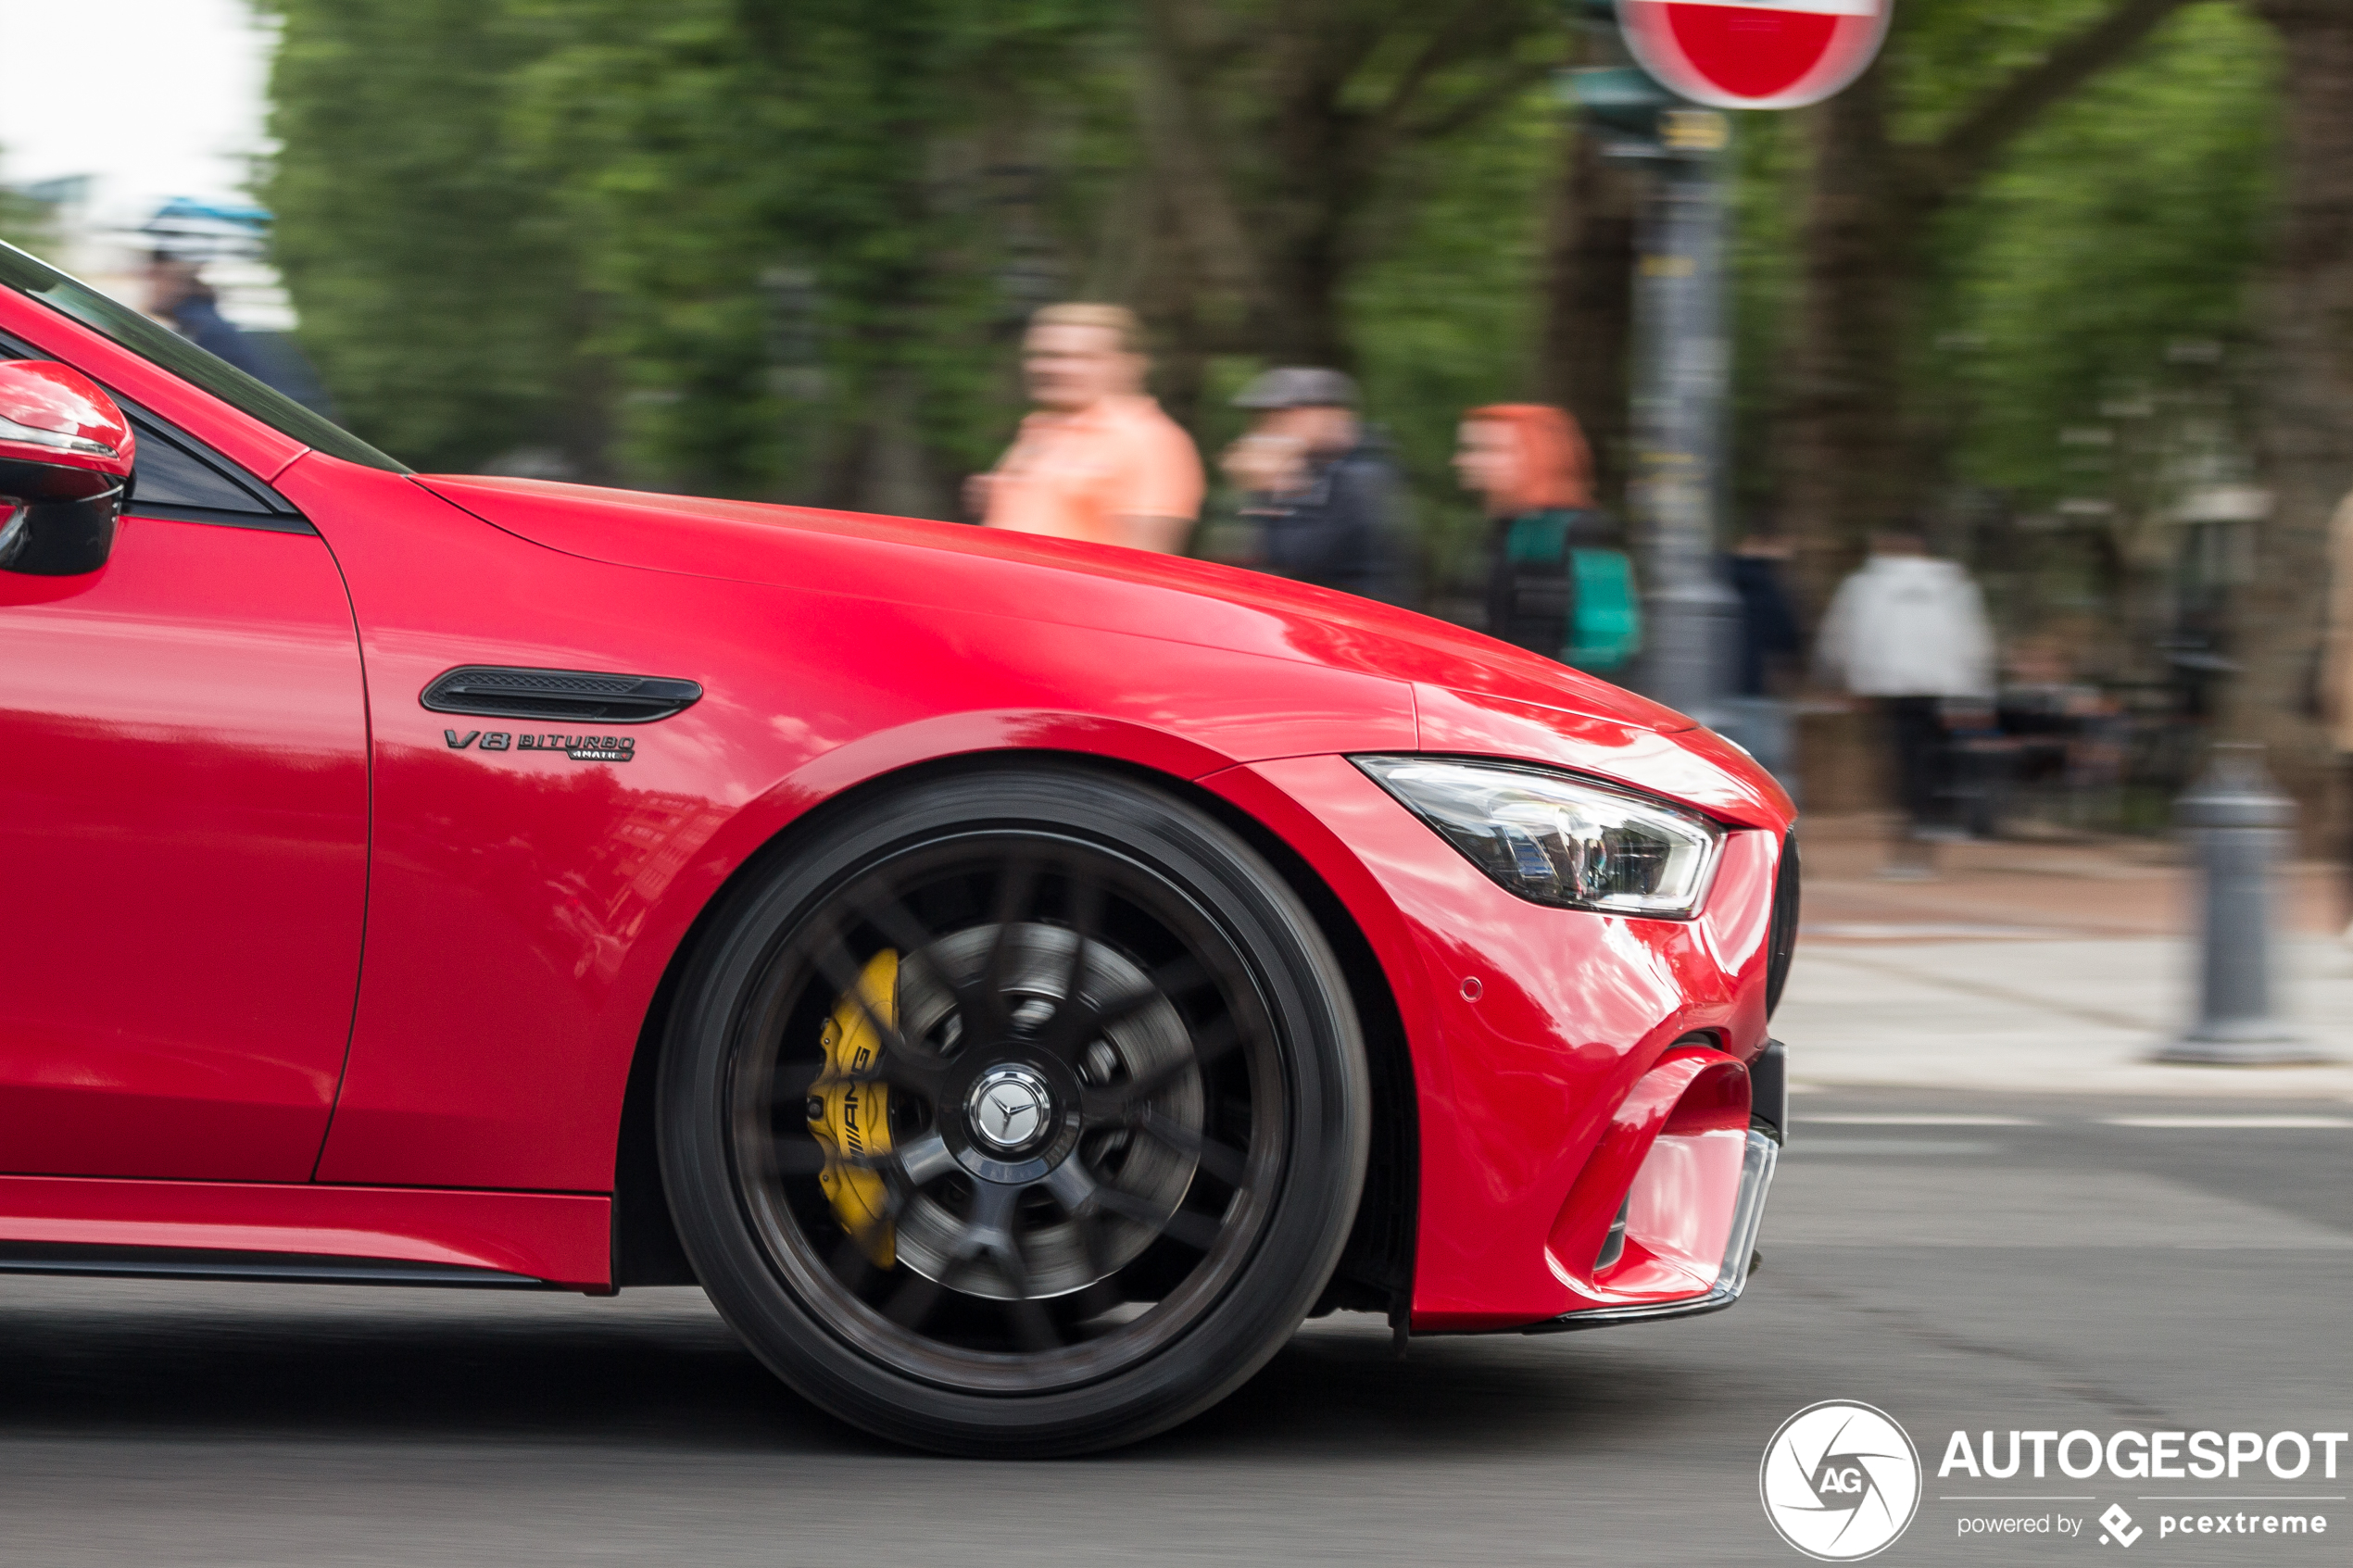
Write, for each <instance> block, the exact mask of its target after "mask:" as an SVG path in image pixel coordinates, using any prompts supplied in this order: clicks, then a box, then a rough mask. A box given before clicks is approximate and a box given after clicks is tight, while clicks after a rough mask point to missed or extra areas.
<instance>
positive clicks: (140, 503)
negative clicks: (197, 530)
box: [0, 332, 315, 533]
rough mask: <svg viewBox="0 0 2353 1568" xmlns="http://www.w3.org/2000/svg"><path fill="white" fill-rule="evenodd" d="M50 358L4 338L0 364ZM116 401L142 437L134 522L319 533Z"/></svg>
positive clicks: (224, 466)
mask: <svg viewBox="0 0 2353 1568" xmlns="http://www.w3.org/2000/svg"><path fill="white" fill-rule="evenodd" d="M0 358H6V359H46V358H49V356H48V355H46V354H43V353H41V352H40V351H39V350H37V349H35V348H33V347H32V346H31V345H29V344H24V343H19V342H18V341H17V340H16V339H15V338H12V337H10V336H8V335H7V334H6V333H5V332H0ZM109 390H111V389H109ZM115 400H116V402H117V403H119V404H120V406H121V408H122V411H123V414H124V415H125V416H126V417H127V418H128V419H129V420H131V427H132V429H133V430H135V431H136V432H138V433H139V462H138V466H137V468H136V469H135V470H133V471H132V480H131V504H130V505H129V506H128V507H126V508H124V510H125V511H127V512H128V513H129V514H130V515H131V516H132V517H159V518H169V519H175V520H178V521H185V522H218V523H225V524H227V525H228V526H230V527H232V528H264V529H270V530H272V531H274V532H278V533H313V532H315V530H313V529H312V528H311V526H310V524H309V523H308V522H307V521H304V519H303V516H302V514H301V513H300V512H298V511H296V509H295V508H294V507H293V506H292V505H291V504H290V503H289V502H288V501H287V500H286V498H285V497H284V496H283V495H279V494H278V493H277V492H276V491H274V490H272V489H271V488H270V486H268V485H267V484H264V483H261V481H259V480H258V479H256V478H254V477H253V475H251V474H249V473H247V472H245V470H243V469H241V468H239V467H238V466H237V465H236V464H234V463H233V462H231V461H230V460H229V459H228V458H224V457H222V456H221V455H220V453H218V452H215V451H214V450H213V449H212V448H211V447H209V446H207V445H205V444H204V443H203V442H201V441H198V440H197V439H195V437H194V436H192V435H188V434H186V433H183V432H182V431H181V430H180V429H179V428H178V427H177V426H175V425H172V424H170V423H168V422H166V421H165V420H160V419H157V417H156V416H155V415H153V414H150V413H149V412H147V410H146V409H145V408H141V407H140V406H139V405H137V404H136V403H133V402H131V401H130V400H129V399H127V398H125V397H122V396H121V395H120V394H117V395H116V397H115Z"/></svg>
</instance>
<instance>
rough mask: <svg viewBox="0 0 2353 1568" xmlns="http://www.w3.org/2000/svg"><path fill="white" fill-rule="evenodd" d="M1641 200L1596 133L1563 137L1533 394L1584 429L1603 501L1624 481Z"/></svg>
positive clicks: (1614, 498) (1617, 494)
mask: <svg viewBox="0 0 2353 1568" xmlns="http://www.w3.org/2000/svg"><path fill="white" fill-rule="evenodd" d="M1641 206H1642V178H1641V176H1639V175H1637V174H1635V173H1634V172H1633V171H1632V170H1630V169H1628V168H1627V167H1626V166H1625V165H1623V164H1619V163H1613V162H1612V161H1611V160H1610V159H1608V158H1605V157H1603V156H1602V151H1601V138H1600V137H1598V136H1592V135H1586V134H1583V133H1573V134H1571V135H1569V136H1567V137H1565V138H1564V139H1563V144H1562V157H1561V182H1560V190H1559V192H1558V194H1557V198H1556V204H1555V207H1554V215H1553V232H1552V238H1551V245H1550V247H1549V248H1550V255H1549V256H1548V257H1547V258H1546V263H1547V264H1546V268H1545V273H1546V276H1545V285H1544V289H1545V298H1544V328H1543V331H1544V339H1543V350H1542V353H1543V358H1542V361H1541V364H1540V365H1539V367H1538V376H1537V395H1539V396H1541V397H1542V398H1543V399H1544V400H1545V401H1546V402H1549V403H1557V404H1559V405H1561V406H1562V407H1564V408H1567V409H1568V411H1569V412H1570V413H1572V414H1575V415H1576V416H1577V422H1578V423H1579V424H1580V425H1582V426H1584V427H1585V436H1586V439H1587V440H1588V441H1589V442H1590V443H1591V444H1592V448H1593V466H1594V479H1595V481H1596V485H1595V490H1596V494H1597V495H1599V496H1600V497H1601V498H1602V499H1603V500H1604V503H1605V504H1607V505H1610V506H1619V505H1621V504H1622V501H1623V497H1624V494H1625V486H1626V444H1627V436H1628V430H1627V418H1628V403H1627V380H1626V376H1627V356H1628V354H1629V352H1630V348H1631V345H1632V341H1633V324H1634V261H1635V255H1634V240H1635V220H1636V218H1637V216H1638V215H1639V213H1640V210H1641Z"/></svg>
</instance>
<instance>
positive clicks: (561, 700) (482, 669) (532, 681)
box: [417, 664, 702, 724]
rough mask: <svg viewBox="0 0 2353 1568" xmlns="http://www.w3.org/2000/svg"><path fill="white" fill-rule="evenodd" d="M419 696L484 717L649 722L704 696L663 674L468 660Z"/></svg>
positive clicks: (430, 704) (443, 709)
mask: <svg viewBox="0 0 2353 1568" xmlns="http://www.w3.org/2000/svg"><path fill="white" fill-rule="evenodd" d="M417 700H418V701H420V702H422V703H423V704H424V705H425V706H426V707H427V708H429V709H432V710H433V711H434V712H435V713H472V714H476V715H478V716H480V717H482V718H485V719H554V720H560V721H569V722H575V723H598V724H648V723H651V722H652V721H655V720H656V719H667V718H669V717H670V716H671V715H672V714H673V713H683V712H685V711H686V709H689V708H692V707H693V706H694V705H695V704H696V703H698V702H699V701H701V700H702V687H700V686H699V685H697V684H695V683H694V682H692V681H677V680H672V679H670V678H668V677H666V676H661V675H606V674H598V673H597V672H595V671H586V670H517V669H511V668H505V667H499V666H494V665H487V664H467V665H461V666H459V668H458V669H455V670H452V671H448V672H447V673H446V674H442V675H437V676H435V677H434V682H433V684H431V685H429V686H427V687H426V688H425V689H424V692H423V693H422V695H421V696H419V697H418V699H417Z"/></svg>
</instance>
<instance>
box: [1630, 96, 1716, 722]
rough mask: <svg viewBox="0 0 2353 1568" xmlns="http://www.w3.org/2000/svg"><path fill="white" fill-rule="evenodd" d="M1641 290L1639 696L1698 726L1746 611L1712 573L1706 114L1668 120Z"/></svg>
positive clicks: (1711, 266)
mask: <svg viewBox="0 0 2353 1568" xmlns="http://www.w3.org/2000/svg"><path fill="white" fill-rule="evenodd" d="M1660 129H1661V135H1660V141H1661V144H1662V148H1663V151H1664V153H1665V155H1666V156H1665V157H1660V158H1659V159H1658V160H1657V162H1656V163H1655V164H1654V165H1653V168H1654V169H1655V173H1654V175H1653V178H1652V180H1651V185H1650V192H1649V194H1648V197H1647V198H1646V203H1645V211H1644V215H1643V223H1642V250H1641V257H1640V260H1639V263H1638V265H1639V269H1640V270H1639V272H1638V274H1637V276H1636V279H1635V285H1634V313H1635V366H1634V409H1633V413H1634V419H1633V425H1634V442H1635V451H1634V475H1633V483H1632V485H1631V487H1630V489H1631V494H1630V495H1629V500H1630V503H1631V508H1632V511H1633V513H1634V519H1635V521H1636V523H1637V525H1638V526H1639V527H1640V528H1641V529H1642V531H1643V534H1644V536H1645V538H1646V542H1647V545H1648V551H1647V554H1648V572H1647V575H1648V577H1649V580H1650V581H1649V584H1648V590H1647V592H1646V594H1645V596H1644V598H1645V602H1646V606H1647V610H1648V616H1647V619H1648V625H1647V627H1646V629H1645V635H1644V638H1643V641H1644V643H1645V645H1646V648H1645V652H1644V655H1643V666H1642V677H1643V678H1642V688H1643V690H1644V692H1645V694H1646V695H1648V696H1653V697H1655V698H1656V699H1657V700H1658V701H1660V702H1663V703H1665V704H1667V706H1668V707H1669V708H1674V709H1680V710H1681V711H1682V712H1684V713H1686V714H1689V715H1690V716H1691V717H1692V718H1693V719H1696V720H1698V721H1700V722H1701V723H1703V724H1709V725H1713V724H1715V723H1717V722H1718V720H1719V719H1720V717H1721V716H1720V715H1719V714H1718V712H1717V711H1716V709H1717V707H1718V698H1719V697H1720V696H1722V695H1723V694H1724V689H1725V686H1726V684H1727V682H1726V676H1727V674H1728V672H1729V671H1730V662H1731V639H1732V636H1733V632H1734V628H1735V626H1736V625H1737V621H1736V617H1737V615H1738V612H1739V601H1738V598H1737V596H1735V595H1734V594H1733V593H1732V591H1731V589H1730V586H1729V585H1728V584H1727V583H1725V582H1724V581H1723V578H1722V576H1721V574H1720V573H1719V572H1718V571H1717V569H1716V546H1717V533H1718V517H1719V516H1720V514H1721V512H1722V510H1723V499H1724V495H1725V493H1726V489H1727V485H1726V470H1727V464H1726V461H1725V458H1726V447H1727V445H1728V443H1727V441H1726V438H1725V423H1726V409H1727V406H1728V404H1729V401H1730V400H1729V397H1728V395H1727V392H1728V385H1727V383H1728V382H1729V380H1730V366H1731V345H1730V341H1729V336H1728V333H1727V332H1726V316H1727V312H1726V310H1725V303H1724V302H1725V285H1726V276H1725V265H1724V259H1725V257H1724V253H1725V229H1726V206H1727V203H1726V190H1725V186H1726V175H1727V170H1726V167H1725V166H1726V165H1727V163H1728V162H1729V161H1730V159H1729V157H1728V155H1727V151H1726V149H1727V146H1728V144H1729V143H1730V139H1731V123H1730V120H1728V119H1726V118H1725V117H1724V116H1723V115H1720V114H1718V113H1717V112H1715V111H1714V110H1712V109H1675V110H1670V111H1668V112H1667V114H1665V115H1663V116H1662V117H1661V126H1660Z"/></svg>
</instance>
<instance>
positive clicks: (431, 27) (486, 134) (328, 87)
mask: <svg viewBox="0 0 2353 1568" xmlns="http://www.w3.org/2000/svg"><path fill="white" fill-rule="evenodd" d="M266 4H267V5H268V6H269V8H270V9H272V10H274V11H275V12H276V14H277V15H278V16H279V18H280V19H282V21H283V28H284V31H283V35H282V43H281V44H280V47H279V52H278V56H277V60H276V64H275V67H274V69H272V72H271V117H270V129H271V134H272V135H273V136H275V137H276V138H277V139H278V140H279V142H280V143H281V144H283V147H284V152H283V155H282V156H281V157H279V158H278V159H277V160H276V162H275V164H274V166H273V167H271V169H268V170H266V171H265V173H264V176H263V179H262V182H261V184H260V188H259V191H258V195H259V196H260V198H261V200H262V201H263V203H264V204H265V205H266V206H268V207H271V210H272V211H274V212H275V213H276V215H277V226H276V236H275V237H276V250H277V259H278V263H279V266H280V267H281V268H282V270H283V271H284V273H285V276H286V282H287V286H288V288H289V289H290V291H291V292H292V294H293V295H294V298H295V300H296V305H297V307H298V308H299V310H300V312H301V320H302V343H303V346H304V347H305V348H306V349H307V350H308V352H309V354H310V356H311V358H313V360H314V361H315V362H316V363H317V364H318V366H319V367H320V370H321V374H322V375H323V377H324V378H325V381H326V383H327V387H328V390H329V392H330V393H331V394H332V395H333V397H334V400H335V402H336V404H337V406H338V407H339V408H341V409H342V410H343V412H344V415H345V417H346V419H348V420H350V421H351V423H352V425H353V427H354V428H355V429H357V430H359V431H361V432H363V433H365V434H366V435H367V436H368V438H369V439H371V440H372V441H376V442H379V443H382V444H383V445H384V446H385V447H386V448H387V449H389V450H391V451H394V452H397V453H399V454H400V455H401V456H402V457H403V458H405V459H407V460H408V461H409V462H411V463H414V464H417V465H419V466H420V467H423V468H426V469H451V468H458V469H479V468H481V467H483V466H484V465H487V464H492V463H495V462H497V461H498V460H499V459H501V458H505V459H508V460H510V461H513V462H519V463H520V464H522V466H523V467H526V468H535V469H537V470H544V471H569V472H573V473H575V474H580V475H598V476H601V475H602V474H604V473H605V472H606V471H607V463H606V458H605V453H604V445H605V427H606V418H607V410H606V408H605V407H604V396H603V387H602V384H601V382H600V378H599V376H598V373H597V361H596V360H595V359H594V358H592V357H591V356H589V355H588V354H586V353H585V348H586V346H587V343H588V338H589V333H590V331H591V328H592V322H593V319H594V318H593V312H592V310H591V305H590V300H589V297H588V295H586V293H585V291H584V290H583V288H582V286H581V268H582V258H581V256H580V252H579V247H578V245H577V242H576V238H575V231H574V230H573V226H572V225H571V223H570V222H569V220H568V219H567V218H566V216H565V215H564V214H563V213H562V212H561V211H560V208H559V207H557V205H556V203H555V201H554V200H553V196H552V194H551V192H550V190H549V188H548V183H547V180H546V179H545V178H544V177H543V176H542V174H541V173H540V172H539V171H538V170H537V169H535V168H533V167H531V166H530V165H529V164H528V163H527V162H526V160H525V159H524V158H523V157H522V153H521V150H520V148H519V147H518V145H517V144H516V143H515V140H514V138H513V137H512V135H511V134H510V127H509V102H510V94H511V90H512V82H513V80H514V76H515V73H516V72H517V71H518V70H519V69H521V68H522V66H523V65H524V64H526V63H527V62H528V61H530V60H531V59H533V58H534V57H535V56H536V55H537V54H539V53H540V52H542V51H544V49H545V47H546V41H545V38H544V35H542V34H541V33H539V32H538V31H535V30H534V29H533V28H531V27H530V26H528V25H527V24H526V22H525V21H524V19H522V18H520V17H519V16H518V15H516V14H515V13H514V12H513V11H512V10H511V8H510V7H507V6H502V5H498V4H495V3H484V0H401V3H400V4H397V5H384V4H359V5H355V4H351V3H350V0H266Z"/></svg>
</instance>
